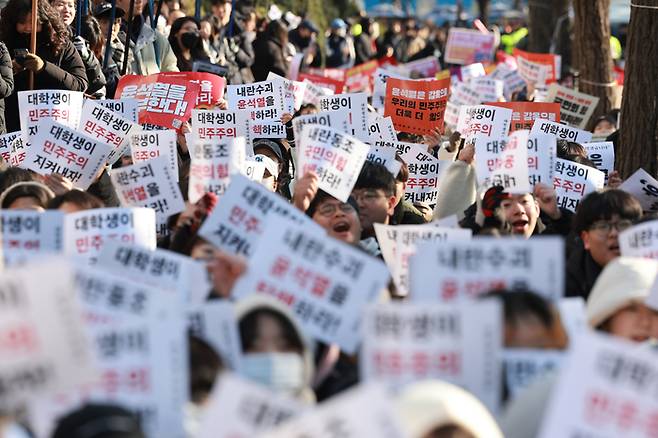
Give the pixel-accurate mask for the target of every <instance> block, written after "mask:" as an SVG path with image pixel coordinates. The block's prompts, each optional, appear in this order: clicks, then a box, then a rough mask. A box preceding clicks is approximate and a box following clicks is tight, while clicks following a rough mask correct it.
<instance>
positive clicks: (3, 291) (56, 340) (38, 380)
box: [0, 258, 97, 410]
mask: <svg viewBox="0 0 658 438" xmlns="http://www.w3.org/2000/svg"><path fill="white" fill-rule="evenodd" d="M73 289H74V282H73V271H72V269H71V266H70V265H69V264H68V263H67V262H65V261H62V260H60V259H55V258H45V259H42V260H40V261H39V263H33V264H30V265H29V266H25V267H21V268H15V269H10V270H7V271H5V272H4V273H3V274H2V275H0V296H2V297H3V299H2V305H1V306H0V321H2V322H1V324H0V336H1V337H2V339H3V342H2V343H1V345H0V351H1V354H0V357H1V359H0V381H2V388H3V390H2V397H1V398H0V406H1V407H2V408H3V410H4V409H15V408H17V407H19V406H20V405H21V403H22V402H25V401H28V400H29V399H34V398H36V399H40V398H42V397H44V396H47V395H49V394H53V393H54V392H56V391H62V390H66V389H69V388H73V387H76V386H77V385H80V384H87V383H89V382H91V381H92V380H93V379H95V378H96V377H97V375H96V364H95V362H94V358H93V352H92V351H91V348H90V345H89V342H88V338H87V336H86V333H85V329H84V324H83V319H82V310H81V308H80V305H79V303H78V300H77V298H76V296H75V294H72V293H71V291H72V290H73ZM73 370H75V372H72V371H73Z"/></svg>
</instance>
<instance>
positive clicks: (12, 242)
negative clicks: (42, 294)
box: [0, 210, 64, 266]
mask: <svg viewBox="0 0 658 438" xmlns="http://www.w3.org/2000/svg"><path fill="white" fill-rule="evenodd" d="M63 228H64V213H62V212H60V211H57V210H48V211H44V212H40V211H34V210H0V240H1V241H2V250H3V256H4V262H5V266H11V265H13V264H19V263H25V262H26V261H28V260H30V259H32V258H34V257H36V256H42V255H44V254H54V253H60V252H62V250H63V248H62V245H63V243H62V231H63Z"/></svg>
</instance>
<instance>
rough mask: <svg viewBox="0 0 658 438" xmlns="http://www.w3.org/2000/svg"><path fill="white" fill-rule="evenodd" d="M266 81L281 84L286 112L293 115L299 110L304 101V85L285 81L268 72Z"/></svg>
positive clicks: (293, 81)
mask: <svg viewBox="0 0 658 438" xmlns="http://www.w3.org/2000/svg"><path fill="white" fill-rule="evenodd" d="M267 80H268V81H280V82H281V83H282V84H283V91H284V95H283V96H284V100H285V107H286V112H287V113H288V114H291V115H292V114H294V113H295V111H297V110H299V108H300V107H301V106H302V103H303V100H304V93H305V92H306V83H304V82H299V81H296V80H294V79H293V80H290V79H286V78H284V77H283V76H279V75H278V74H276V73H273V72H269V73H268V74H267Z"/></svg>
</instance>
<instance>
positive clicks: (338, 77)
mask: <svg viewBox="0 0 658 438" xmlns="http://www.w3.org/2000/svg"><path fill="white" fill-rule="evenodd" d="M345 72H346V69H344V68H314V67H311V68H309V69H308V74H311V75H315V76H322V77H323V78H329V79H333V80H334V81H340V82H345Z"/></svg>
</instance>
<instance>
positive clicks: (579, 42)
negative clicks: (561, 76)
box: [573, 0, 655, 126]
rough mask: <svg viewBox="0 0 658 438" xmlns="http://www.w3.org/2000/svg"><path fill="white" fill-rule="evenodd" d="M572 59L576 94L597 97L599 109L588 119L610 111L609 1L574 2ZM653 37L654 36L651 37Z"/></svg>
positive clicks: (594, 118) (577, 0)
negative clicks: (576, 88)
mask: <svg viewBox="0 0 658 438" xmlns="http://www.w3.org/2000/svg"><path fill="white" fill-rule="evenodd" d="M573 6H574V12H575V13H576V14H575V21H574V26H573V27H574V45H575V51H574V59H573V65H574V67H575V68H576V70H578V72H579V77H580V80H579V82H578V84H579V87H578V89H579V91H582V92H583V93H587V94H590V95H592V96H597V97H598V98H599V105H598V106H597V108H596V109H595V110H594V113H593V114H592V118H591V119H590V126H591V124H593V123H594V120H596V118H597V117H599V116H601V115H603V114H605V113H607V112H608V111H610V110H611V109H612V102H613V98H614V88H613V87H612V86H611V85H614V83H613V82H614V81H613V78H612V55H611V54H610V18H609V10H610V0H598V1H596V2H593V1H592V0H574V5H573ZM654 37H655V35H654Z"/></svg>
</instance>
